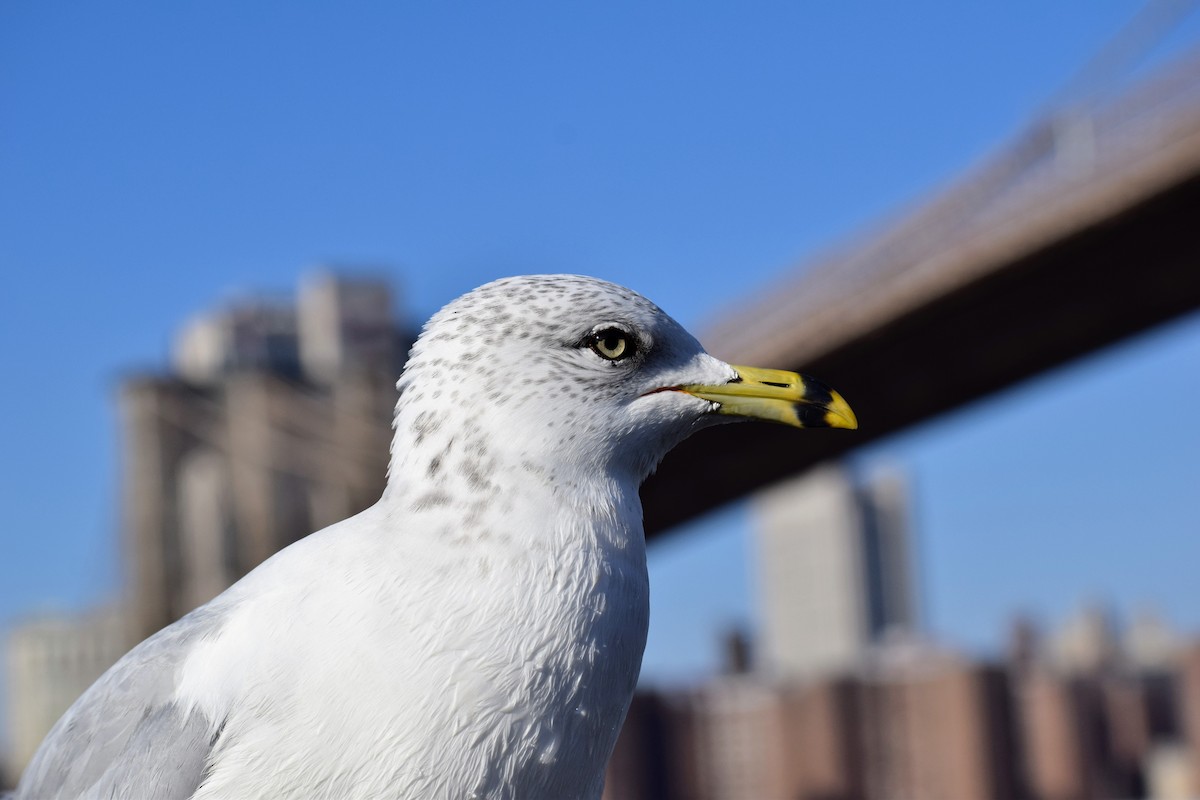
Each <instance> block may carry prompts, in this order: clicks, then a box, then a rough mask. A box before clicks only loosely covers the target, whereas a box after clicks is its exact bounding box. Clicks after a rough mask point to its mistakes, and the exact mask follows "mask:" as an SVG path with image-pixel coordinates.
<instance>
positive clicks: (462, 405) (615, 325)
mask: <svg viewBox="0 0 1200 800" xmlns="http://www.w3.org/2000/svg"><path fill="white" fill-rule="evenodd" d="M398 387H399V389H400V400H399V402H398V404H397V406H396V416H395V437H394V440H393V444H392V462H391V467H390V471H389V477H388V484H387V488H386V490H385V491H384V494H383V497H382V498H381V499H380V500H379V502H378V503H376V504H375V505H374V506H372V507H370V508H368V509H367V510H366V511H363V512H362V513H361V514H358V515H357V516H354V517H351V518H350V519H347V520H345V521H343V522H340V523H338V524H336V525H332V526H330V527H328V528H326V529H324V530H322V531H320V532H318V533H315V534H313V535H311V536H309V537H307V538H305V539H302V540H300V541H299V542H297V543H295V544H293V545H291V546H290V547H288V548H286V549H285V550H282V551H281V552H279V553H277V554H276V555H275V556H273V557H272V558H270V559H268V560H267V561H265V562H264V563H263V564H262V565H261V566H259V567H258V568H257V569H255V570H254V571H253V572H251V573H250V574H249V575H247V576H246V577H245V578H243V579H242V580H240V581H239V582H238V583H236V584H235V585H234V586H232V587H231V588H230V589H228V590H227V591H226V592H224V593H223V594H221V595H220V596H218V597H217V598H216V599H214V600H212V601H211V602H209V603H208V604H207V605H204V606H202V607H201V608H198V609H197V610H195V611H193V612H192V613H191V614H188V615H187V616H186V617H184V618H183V619H181V620H179V621H178V622H176V623H175V624H173V625H170V626H169V627H167V628H164V629H163V630H161V631H159V632H158V633H157V634H155V635H154V636H151V637H150V638H149V639H147V640H146V641H144V642H142V643H141V644H140V645H138V646H137V647H135V648H134V649H133V650H132V651H131V652H130V653H129V654H128V655H126V656H125V657H124V658H122V659H121V660H120V661H119V662H118V663H117V664H116V666H114V667H113V668H112V669H110V670H109V671H108V672H107V673H105V675H104V676H103V677H101V678H100V680H99V681H97V682H96V683H95V684H94V685H93V686H92V687H91V688H90V689H89V690H88V691H87V692H86V693H85V694H84V695H83V696H82V697H81V698H80V699H79V700H78V701H77V702H76V703H75V704H74V705H73V706H72V707H71V708H70V710H69V711H67V713H66V714H65V715H64V716H63V718H62V719H61V720H60V721H59V722H58V724H57V725H55V727H54V729H53V730H52V731H51V732H50V734H49V735H48V736H47V737H46V740H45V742H44V743H43V744H42V746H41V748H40V749H39V750H38V752H37V755H36V756H35V757H34V759H33V762H32V763H31V764H30V766H29V768H28V769H27V770H26V772H25V774H24V776H23V777H22V780H21V783H20V785H19V786H18V788H17V791H16V798H18V799H19V800H51V798H72V799H74V798H155V799H156V800H176V799H177V798H193V799H194V800H207V799H209V798H226V799H233V798H236V799H237V800H246V799H247V798H305V800H311V799H312V798H422V799H425V798H447V800H449V799H451V798H453V799H455V800H457V799H458V798H512V799H514V800H515V799H517V798H520V799H521V800H529V799H530V798H554V800H568V799H574V798H583V799H586V800H596V798H599V797H600V794H601V791H602V789H603V785H604V769H605V765H606V763H607V761H608V758H609V755H610V754H611V752H612V749H613V744H614V743H615V741H616V738H617V733H618V731H619V730H620V728H621V723H622V722H623V720H624V718H625V712H626V710H627V708H628V706H629V701H630V698H631V696H632V693H633V690H634V685H635V684H636V683H637V677H638V671H639V669H640V667H641V660H642V650H643V647H644V645H645V641H646V626H647V617H648V586H647V578H646V552H645V542H644V538H643V532H642V508H641V502H640V500H639V498H638V487H639V486H640V485H641V483H642V481H643V480H644V479H645V478H646V477H647V476H648V475H649V474H650V473H651V472H652V471H653V470H654V468H655V466H656V465H657V464H658V462H659V460H660V459H661V458H662V457H663V456H664V455H665V454H666V453H667V451H669V450H670V449H671V448H672V447H674V446H675V445H676V444H678V443H679V442H680V441H682V440H683V439H684V438H686V437H687V436H689V435H690V434H692V433H693V432H695V431H696V430H699V429H700V428H704V427H706V426H708V425H712V424H714V423H717V422H722V421H730V420H734V419H738V418H758V419H767V420H771V421H775V422H783V423H786V424H790V425H793V426H796V427H813V426H824V427H835V428H854V427H856V425H857V423H856V421H855V418H854V414H853V412H852V411H851V410H850V407H849V406H848V405H847V404H846V402H845V401H844V400H843V399H842V398H841V397H840V396H839V395H838V394H837V393H836V392H833V391H832V390H830V389H828V388H826V387H824V386H822V385H820V384H818V383H816V382H814V381H812V380H811V379H809V378H806V377H802V376H800V375H797V374H795V373H790V372H778V371H773V370H758V369H750V368H746V367H735V366H730V365H728V364H726V363H724V362H723V361H720V360H718V359H716V358H713V357H712V356H710V355H708V354H707V353H705V352H704V350H703V348H701V346H700V345H699V343H698V342H697V341H696V340H695V339H694V338H693V337H692V336H691V335H690V334H688V332H687V331H686V330H684V329H683V328H682V327H681V326H680V325H679V324H678V323H676V322H675V321H674V320H672V319H671V318H670V317H669V316H667V315H666V314H665V313H663V312H662V311H661V310H659V308H658V307H657V306H655V305H654V304H652V303H651V302H649V301H648V300H646V299H645V298H643V297H641V296H640V295H638V294H636V293H634V292H632V291H630V290H628V289H625V288H622V287H620V286H616V285H613V284H611V283H605V282H603V281H599V280H595V279H593V278H586V277H580V276H570V275H542V276H529V277H517V278H506V279H503V280H498V281H495V282H493V283H489V284H487V285H485V286H483V287H481V288H479V289H476V290H475V291H473V292H470V293H469V294H467V295H464V296H463V297H461V298H459V299H457V300H455V301H454V302H452V303H450V304H449V305H447V306H446V307H445V308H443V309H442V310H441V311H439V312H438V313H437V314H436V315H435V316H434V317H433V318H432V319H431V320H430V321H429V323H428V324H427V325H426V326H425V329H424V332H423V333H422V335H421V337H420V338H419V339H418V341H417V343H416V344H415V345H414V347H413V349H412V353H411V357H410V360H409V362H408V365H407V367H406V368H405V370H404V373H403V375H402V376H401V378H400V381H399V383H398Z"/></svg>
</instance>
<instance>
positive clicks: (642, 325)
mask: <svg viewBox="0 0 1200 800" xmlns="http://www.w3.org/2000/svg"><path fill="white" fill-rule="evenodd" d="M612 330H616V331H621V332H623V333H624V334H626V335H627V336H628V339H627V341H626V342H625V344H624V346H625V347H626V348H627V350H626V352H625V354H624V355H625V357H623V358H619V359H616V360H610V359H607V358H605V357H604V356H603V355H602V354H601V353H599V352H597V350H596V349H595V348H594V347H593V341H592V337H593V336H595V335H596V334H597V333H598V332H602V331H612ZM735 377H736V373H734V372H733V370H732V369H731V368H730V367H728V365H726V364H724V363H722V362H720V361H718V360H716V359H714V358H712V357H710V356H708V355H707V354H706V353H705V352H704V350H703V348H701V346H700V344H699V343H698V342H697V341H696V339H695V338H694V337H693V336H691V334H689V333H688V332H687V331H686V330H685V329H684V328H683V327H682V326H681V325H679V324H678V323H677V322H675V320H673V319H671V317H669V316H668V315H667V314H666V313H664V312H663V311H662V310H661V309H660V308H659V307H658V306H656V305H654V304H653V303H651V302H650V301H649V300H647V299H646V298H644V297H642V296H641V295H639V294H637V293H636V292H633V291H631V290H629V289H626V288H624V287H621V286H617V285H616V284H612V283H608V282H605V281H601V280H597V279H595V278H588V277H583V276H579V275H530V276H522V277H515V278H504V279H501V280H498V281H494V282H492V283H489V284H486V285H484V286H481V287H480V288H478V289H476V290H474V291H473V292H470V293H468V294H466V295H464V296H462V297H460V298H458V299H457V300H455V301H453V302H452V303H450V304H449V305H447V306H446V307H445V308H443V309H442V310H441V311H439V312H438V313H437V314H435V315H434V316H433V318H432V319H430V320H429V322H428V323H427V324H426V326H425V329H424V331H423V333H422V334H421V336H420V338H419V339H418V340H417V342H416V344H415V345H414V346H413V349H412V353H411V357H410V360H409V363H408V366H407V367H406V368H405V371H404V374H403V376H402V377H401V378H400V381H399V383H398V388H399V389H400V400H399V403H398V404H397V409H396V420H395V427H396V434H395V438H394V440H393V462H392V481H393V483H396V482H403V481H406V480H411V478H410V477H408V476H407V475H406V474H405V473H404V470H405V469H409V470H411V469H412V468H413V467H416V468H417V470H416V474H417V476H419V477H420V478H422V479H425V478H429V477H435V476H440V477H442V478H453V477H454V476H453V474H448V473H447V470H448V469H449V468H451V467H452V466H453V462H455V458H454V456H455V453H456V451H457V452H458V453H460V454H462V455H463V456H464V457H463V458H460V459H457V463H458V469H459V471H460V472H465V473H469V472H471V471H478V470H477V467H478V466H479V463H478V462H479V461H480V460H481V459H482V460H483V461H484V462H485V463H487V464H491V463H494V461H495V457H496V452H493V451H499V452H504V453H505V454H506V456H507V457H506V458H504V459H503V461H507V462H510V463H518V462H519V463H525V464H527V465H534V466H536V467H537V468H538V469H551V468H553V469H559V470H568V471H569V470H603V471H617V472H624V473H626V474H628V475H629V477H632V478H633V479H634V480H636V481H637V482H640V481H641V480H642V479H644V478H645V476H646V475H647V474H649V472H650V471H652V470H653V468H654V466H655V465H656V464H657V463H658V461H659V459H661V457H662V456H663V455H665V453H666V452H667V450H669V449H670V448H671V447H672V446H674V445H675V444H676V443H678V441H680V440H681V439H682V438H684V437H685V436H687V435H688V434H690V433H691V432H692V431H693V430H695V429H696V428H697V427H700V426H702V425H705V424H711V423H712V422H716V421H719V418H718V417H715V416H713V415H711V414H708V413H707V412H708V411H710V410H711V409H712V407H713V404H712V403H710V402H707V401H704V400H699V399H697V398H694V397H690V396H687V395H683V394H680V393H676V392H672V393H658V390H661V389H663V388H667V387H671V386H674V385H677V384H679V383H685V382H702V381H706V382H713V383H718V382H727V381H729V380H731V379H733V378H735ZM485 443H486V444H485ZM472 448H473V449H472ZM481 448H483V449H485V450H487V452H480V449H481ZM468 456H469V457H468ZM414 461H417V462H420V463H417V464H414V463H413V462H414ZM422 466H423V467H424V469H423V470H421V469H420V468H421V467H422ZM459 477H463V478H468V479H469V478H470V475H469V474H464V475H461V476H459Z"/></svg>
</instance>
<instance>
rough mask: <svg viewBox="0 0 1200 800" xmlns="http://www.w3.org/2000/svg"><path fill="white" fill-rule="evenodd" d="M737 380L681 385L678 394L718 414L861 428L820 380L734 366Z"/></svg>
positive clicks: (846, 406)
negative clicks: (714, 408) (701, 401)
mask: <svg viewBox="0 0 1200 800" xmlns="http://www.w3.org/2000/svg"><path fill="white" fill-rule="evenodd" d="M734 369H735V370H737V374H738V377H737V378H735V379H734V380H732V381H730V382H729V383H723V384H719V385H716V386H702V385H691V386H680V387H679V391H682V392H687V393H688V394H690V395H694V396H696V397H699V398H702V399H704V400H708V401H710V402H713V403H719V404H720V408H718V409H717V413H718V414H732V415H734V416H737V417H749V418H752V419H761V420H766V421H768V422H779V423H782V424H783V425H791V426H792V427H794V428H848V429H850V430H855V429H856V428H858V419H857V418H856V417H855V416H854V412H853V411H851V410H850V404H849V403H847V402H846V401H845V400H844V399H842V396H841V395H840V394H838V393H837V392H835V391H834V390H833V389H830V388H829V387H828V386H826V385H825V384H823V383H821V382H820V381H818V380H815V379H813V378H810V377H808V376H807V375H800V374H797V373H795V372H785V371H783V370H778V369H758V368H756V367H738V366H735V367H734Z"/></svg>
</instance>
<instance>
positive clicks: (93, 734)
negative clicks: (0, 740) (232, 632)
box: [13, 604, 226, 800]
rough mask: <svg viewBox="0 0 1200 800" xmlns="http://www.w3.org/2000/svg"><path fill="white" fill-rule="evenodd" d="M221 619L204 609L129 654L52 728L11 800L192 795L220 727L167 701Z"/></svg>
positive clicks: (177, 798) (166, 799)
mask: <svg viewBox="0 0 1200 800" xmlns="http://www.w3.org/2000/svg"><path fill="white" fill-rule="evenodd" d="M225 618H226V613H225V611H224V609H221V608H218V607H216V606H215V604H210V605H208V606H203V607H201V608H198V609H196V610H195V611H193V612H192V613H191V614H188V615H187V616H186V617H184V618H183V619H181V620H179V621H178V622H176V623H175V624H173V625H170V626H168V627H166V628H163V629H162V630H161V631H159V632H158V633H156V634H154V635H153V636H151V637H150V638H149V639H147V640H146V641H144V642H142V643H141V644H139V645H138V646H137V647H135V648H133V650H130V651H129V653H128V654H126V655H125V657H124V658H122V659H121V660H120V661H118V662H117V663H116V665H114V666H113V667H112V669H110V670H109V671H108V672H106V673H104V675H103V676H102V677H101V678H100V680H98V681H96V683H94V684H92V686H91V688H90V689H88V690H87V691H86V692H84V694H83V696H82V697H80V698H79V699H78V700H77V701H75V704H74V705H72V706H71V708H70V709H68V710H67V713H66V714H64V715H63V717H62V719H60V720H59V721H58V722H57V723H56V724H55V726H54V728H53V729H51V731H50V733H49V734H48V735H47V736H46V739H45V741H43V742H42V745H41V747H40V748H39V749H38V751H37V753H36V754H35V755H34V757H33V761H31V762H30V764H29V767H28V768H27V769H26V770H25V774H24V775H23V776H22V777H21V782H20V783H19V784H18V785H17V792H16V796H15V797H14V798H13V800H51V798H63V800H67V798H71V800H73V799H74V798H80V797H88V798H92V797H96V798H100V797H103V798H127V797H154V798H161V800H183V798H188V797H191V795H192V794H193V793H194V792H195V791H196V788H197V787H198V786H199V785H200V782H201V780H203V777H204V772H205V769H206V768H207V766H208V756H209V753H210V752H211V751H212V746H213V744H214V742H215V737H214V736H212V735H211V731H213V730H215V729H217V728H218V724H213V722H212V721H210V720H207V719H204V718H203V717H202V716H201V715H200V714H199V712H194V713H192V714H191V715H190V716H189V715H185V714H184V713H183V711H182V710H181V709H180V708H179V707H178V706H176V705H175V704H174V703H173V702H172V698H173V696H174V693H175V684H176V681H177V680H178V673H179V669H180V666H181V665H182V663H183V660H184V658H186V656H187V654H188V653H189V652H190V650H191V648H192V647H193V646H195V645H196V644H197V643H199V642H201V641H203V640H204V639H206V638H209V637H211V636H213V635H214V634H215V633H216V632H217V631H218V630H219V629H220V626H221V623H222V621H223V620H224V619H225Z"/></svg>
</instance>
